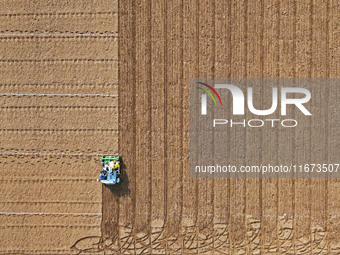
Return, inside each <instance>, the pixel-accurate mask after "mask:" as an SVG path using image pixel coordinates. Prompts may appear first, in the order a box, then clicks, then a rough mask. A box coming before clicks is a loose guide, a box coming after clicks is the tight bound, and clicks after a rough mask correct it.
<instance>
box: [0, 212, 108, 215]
mask: <svg viewBox="0 0 340 255" xmlns="http://www.w3.org/2000/svg"><path fill="white" fill-rule="evenodd" d="M0 215H93V216H97V215H102V213H49V212H0Z"/></svg>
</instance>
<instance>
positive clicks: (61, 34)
mask: <svg viewBox="0 0 340 255" xmlns="http://www.w3.org/2000/svg"><path fill="white" fill-rule="evenodd" d="M1 32H4V31H1ZM13 32H17V33H0V38H1V37H118V33H113V32H108V31H104V32H103V33H100V32H98V33H89V32H84V33H79V32H78V33H70V32H65V33H64V32H56V33H44V32H40V33H39V32H38V33H25V32H24V31H13Z"/></svg>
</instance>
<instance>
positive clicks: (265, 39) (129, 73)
mask: <svg viewBox="0 0 340 255" xmlns="http://www.w3.org/2000/svg"><path fill="white" fill-rule="evenodd" d="M338 19H339V5H338V3H337V2H336V1H312V2H308V3H307V2H305V3H302V2H299V1H275V0H274V1H273V0H265V1H257V2H256V1H218V0H217V1H134V0H128V1H121V2H120V4H119V152H120V154H121V155H122V157H123V160H124V169H125V172H126V174H127V176H126V177H125V179H123V183H122V186H120V187H119V186H117V187H114V188H113V189H108V188H104V189H103V223H102V232H103V233H102V234H103V239H104V240H106V243H105V245H104V249H105V250H106V252H107V254H120V253H121V254H262V253H263V254H310V253H316V254H337V253H339V252H340V241H339V238H338V235H339V229H340V228H339V227H340V221H339V217H338V215H339V210H340V202H339V199H337V198H336V194H337V191H338V190H339V188H340V185H339V182H338V181H337V180H327V179H326V180H324V179H263V180H259V179H247V180H244V179H215V180H204V179H200V180H194V179H191V178H190V177H189V84H190V78H198V77H199V78H208V77H209V78H211V77H224V78H226V77H245V78H246V77H281V78H288V77H301V78H307V77H324V78H327V77H338V76H339V48H338V46H337V45H338V44H339V27H338V25H337V23H338V22H337V20H338ZM312 93H313V95H315V96H314V97H315V98H316V99H314V100H322V101H324V107H323V109H328V110H327V112H328V114H330V117H333V118H334V117H336V115H334V111H333V110H332V109H335V108H336V103H335V102H336V101H337V99H336V98H338V96H337V95H338V94H337V91H336V90H335V89H329V90H328V92H327V93H326V94H322V95H318V91H312ZM327 103H329V104H330V105H328V106H327ZM313 110H316V109H313ZM296 118H297V119H299V118H300V117H299V116H298V115H296ZM302 125H304V127H305V128H304V129H303V132H301V133H300V131H298V132H295V131H294V129H290V130H289V131H284V132H279V131H277V132H268V133H267V132H260V131H259V132H258V135H253V133H249V132H247V129H243V130H241V131H240V129H238V130H237V129H230V131H229V140H230V144H231V145H230V146H234V145H235V144H237V146H235V148H234V150H232V151H233V152H232V153H231V154H230V155H226V156H227V157H230V159H233V160H234V161H236V162H239V163H242V162H243V160H244V158H245V157H246V158H251V162H247V163H253V164H254V163H261V162H262V161H266V159H268V155H272V154H271V153H267V152H272V151H273V150H274V151H277V155H278V156H277V159H276V160H277V163H278V164H279V163H280V162H282V161H287V159H288V160H290V159H292V158H295V159H297V160H301V159H302V160H311V161H320V162H321V161H323V160H327V158H328V157H332V158H336V157H335V156H336V155H338V154H339V147H338V144H337V143H336V139H337V138H336V137H337V136H338V135H339V131H338V129H328V128H327V127H328V126H327V124H321V123H314V122H313V121H307V123H306V122H304V123H303V124H302ZM319 130H325V132H324V133H323V135H322V137H316V136H315V135H313V134H315V133H316V131H319ZM301 136H303V137H304V138H305V137H307V138H308V139H306V140H307V141H309V143H312V144H316V145H315V146H320V149H319V150H317V153H315V152H312V153H310V152H308V151H307V152H306V151H304V147H303V146H301V143H296V144H298V146H297V145H296V144H295V140H296V139H299V137H301ZM288 138H289V139H290V140H289V142H288V143H286V144H288V146H285V147H281V146H280V144H281V143H282V141H286V140H287V139H288ZM249 144H257V145H259V146H248V145H249ZM242 155H243V156H242ZM330 155H331V156H330Z"/></svg>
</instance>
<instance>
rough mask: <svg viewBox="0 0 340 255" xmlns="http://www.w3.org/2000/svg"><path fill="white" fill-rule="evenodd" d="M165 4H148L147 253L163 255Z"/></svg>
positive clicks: (164, 250)
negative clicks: (148, 148) (148, 130)
mask: <svg viewBox="0 0 340 255" xmlns="http://www.w3.org/2000/svg"><path fill="white" fill-rule="evenodd" d="M165 11H166V3H164V2H163V1H157V0H153V1H151V23H152V25H151V67H150V68H151V77H150V84H151V86H152V90H151V95H150V98H151V105H150V107H151V118H152V120H153V121H152V122H153V124H152V125H151V176H152V177H151V178H152V179H151V185H152V187H151V198H150V199H151V215H150V217H151V219H150V220H151V230H152V234H151V242H152V244H153V245H152V247H151V252H152V253H156V254H157V253H159V254H164V253H165V252H166V245H159V241H160V240H162V239H164V232H163V230H164V226H165V222H166V217H167V214H166V212H167V206H166V201H165V200H166V162H165V161H166V159H165V157H166V141H165V139H166V135H165V129H166V123H165V122H166V111H165V106H166V91H165V90H166V73H165V72H166V38H165V37H166V15H165Z"/></svg>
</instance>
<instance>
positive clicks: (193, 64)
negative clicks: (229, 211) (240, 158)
mask: <svg viewBox="0 0 340 255" xmlns="http://www.w3.org/2000/svg"><path fill="white" fill-rule="evenodd" d="M183 4H184V5H183V9H184V10H183V86H184V89H183V114H184V116H183V123H184V125H183V180H182V185H183V195H182V196H183V200H182V205H183V208H182V221H181V224H182V230H181V231H182V232H181V233H180V234H181V235H182V247H183V248H182V252H183V253H188V254H189V253H194V252H196V251H197V247H198V242H197V232H196V224H197V222H198V215H197V214H198V206H197V205H198V193H197V188H198V186H197V185H198V180H197V179H192V178H191V177H190V108H189V107H190V100H189V98H190V86H188V84H190V79H191V78H193V77H199V74H198V59H199V58H198V54H193V52H198V44H199V41H198V8H197V5H198V1H183Z"/></svg>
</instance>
